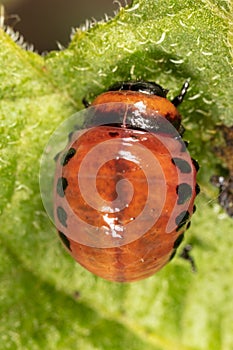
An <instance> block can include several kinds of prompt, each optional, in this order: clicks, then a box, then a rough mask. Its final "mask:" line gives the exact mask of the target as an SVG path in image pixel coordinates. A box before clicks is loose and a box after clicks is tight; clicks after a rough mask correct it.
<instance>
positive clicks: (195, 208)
mask: <svg viewBox="0 0 233 350" xmlns="http://www.w3.org/2000/svg"><path fill="white" fill-rule="evenodd" d="M196 210H197V207H196V205H195V204H194V206H193V214H194V213H195V211H196Z"/></svg>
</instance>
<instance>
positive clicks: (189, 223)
mask: <svg viewBox="0 0 233 350" xmlns="http://www.w3.org/2000/svg"><path fill="white" fill-rule="evenodd" d="M190 226H191V221H189V222H188V223H187V226H186V230H188V229H189V228H190Z"/></svg>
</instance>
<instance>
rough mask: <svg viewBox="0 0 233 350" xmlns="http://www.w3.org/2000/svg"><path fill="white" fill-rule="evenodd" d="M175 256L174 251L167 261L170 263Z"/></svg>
mask: <svg viewBox="0 0 233 350" xmlns="http://www.w3.org/2000/svg"><path fill="white" fill-rule="evenodd" d="M175 255H176V249H175V250H174V251H173V252H172V253H171V256H170V258H169V261H171V260H172V259H173V258H174V256H175Z"/></svg>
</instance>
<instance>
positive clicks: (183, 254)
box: [180, 244, 197, 272]
mask: <svg viewBox="0 0 233 350" xmlns="http://www.w3.org/2000/svg"><path fill="white" fill-rule="evenodd" d="M191 249H192V246H191V245H190V244H187V245H186V246H185V247H184V249H183V250H182V252H181V253H180V257H181V258H182V259H185V260H187V261H189V262H190V265H191V268H192V271H193V272H197V268H196V264H195V261H194V259H193V257H192V256H191V255H190V251H191Z"/></svg>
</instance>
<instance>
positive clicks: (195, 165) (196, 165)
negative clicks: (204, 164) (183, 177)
mask: <svg viewBox="0 0 233 350" xmlns="http://www.w3.org/2000/svg"><path fill="white" fill-rule="evenodd" d="M191 159H192V163H193V165H194V168H195V169H196V171H198V170H199V168H200V167H199V164H198V162H197V161H196V159H193V158H191Z"/></svg>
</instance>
